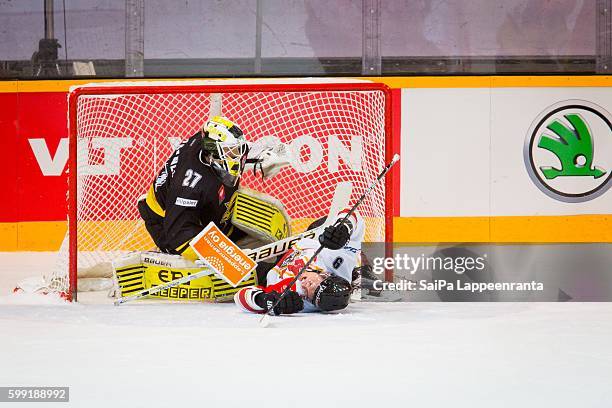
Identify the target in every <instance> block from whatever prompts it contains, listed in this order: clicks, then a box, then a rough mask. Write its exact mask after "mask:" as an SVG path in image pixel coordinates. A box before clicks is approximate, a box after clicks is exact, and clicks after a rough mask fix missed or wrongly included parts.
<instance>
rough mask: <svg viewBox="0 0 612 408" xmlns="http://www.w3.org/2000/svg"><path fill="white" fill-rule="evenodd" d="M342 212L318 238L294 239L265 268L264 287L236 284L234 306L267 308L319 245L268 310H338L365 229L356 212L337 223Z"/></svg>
mask: <svg viewBox="0 0 612 408" xmlns="http://www.w3.org/2000/svg"><path fill="white" fill-rule="evenodd" d="M347 211H348V210H345V211H343V212H341V213H340V214H338V216H337V217H336V220H335V222H334V225H331V226H329V227H327V228H325V230H324V232H323V234H321V236H319V239H318V240H314V239H309V238H304V239H301V240H300V241H298V242H297V243H296V244H295V246H294V247H293V248H292V249H290V250H289V251H288V252H287V253H286V254H285V255H284V256H283V257H282V259H281V260H280V261H279V262H278V263H277V264H276V265H275V266H274V267H273V268H272V269H271V270H270V271H269V272H268V274H267V277H266V278H267V279H266V285H265V286H253V287H247V288H242V289H240V290H239V291H238V292H237V293H236V295H235V296H234V301H235V302H236V305H237V306H238V307H239V308H240V309H242V310H244V311H246V312H253V313H263V312H264V311H266V310H268V309H269V308H270V307H271V305H274V304H275V303H277V302H276V301H277V300H278V299H279V297H280V294H281V293H283V291H284V290H285V289H286V288H287V286H288V285H290V284H291V283H292V281H293V279H294V278H295V276H296V275H297V274H298V273H299V272H300V271H301V270H302V268H303V267H304V266H305V265H306V263H307V262H308V260H309V259H310V258H311V257H312V256H313V255H314V254H315V252H316V250H317V249H318V248H319V245H321V246H323V247H324V249H323V250H322V251H321V252H320V253H319V254H318V255H317V256H316V257H315V258H314V259H313V260H312V262H311V263H310V265H309V266H308V268H307V269H306V270H305V271H304V272H302V274H301V275H300V276H299V278H298V280H297V281H296V282H295V284H294V285H293V286H291V288H290V291H289V292H288V293H287V295H286V296H284V297H283V298H282V299H281V300H280V301H279V302H278V305H277V306H276V307H275V308H274V310H273V311H272V312H273V313H274V314H276V315H279V314H291V313H297V312H314V311H323V312H330V311H336V310H341V309H344V308H345V307H346V306H347V305H348V303H349V300H350V296H351V292H352V285H351V283H350V282H351V281H352V280H353V271H354V270H355V268H356V267H358V261H359V259H360V253H361V242H362V241H363V236H364V230H365V226H364V222H363V219H362V218H361V217H360V216H359V214H358V213H353V214H352V215H351V216H350V217H349V218H348V220H346V221H345V222H343V223H339V221H340V219H341V218H343V217H344V214H345V213H346V212H347Z"/></svg>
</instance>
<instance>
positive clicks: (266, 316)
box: [259, 154, 400, 327]
mask: <svg viewBox="0 0 612 408" xmlns="http://www.w3.org/2000/svg"><path fill="white" fill-rule="evenodd" d="M399 158H400V157H399V154H395V155H394V156H393V159H391V162H389V164H387V165H386V166H385V168H384V169H383V171H382V172H381V173H380V174H379V175H378V176H377V177H376V179H375V180H374V181H372V183H371V184H370V186H369V187H368V188H367V190H366V191H364V192H363V194H362V195H361V197H359V200H357V202H356V203H355V204H354V205H353V206H352V207H351V209H350V210H349V211H348V213H346V215H345V216H344V217H343V218H341V219H340V221H338V222H337V225H342V224H343V223H345V222H346V220H348V218H349V217H350V216H351V215H352V214H353V213H354V212H355V210H356V209H357V207H358V206H359V205H360V204H361V203H362V202H363V200H364V199H365V198H366V197H367V195H368V194H369V193H370V191H372V189H374V187H375V186H376V184H378V182H379V181H380V180H382V179H383V178H384V177H385V175H386V174H387V172H388V171H389V170H390V169H391V167H393V165H394V164H395V163H397V161H398V160H399ZM323 248H324V247H323V245H319V248H317V250H316V251H315V253H314V254H313V255H312V256H311V257H310V259H309V260H308V262H306V264H305V265H304V266H302V269H300V271H299V272H298V273H297V274H296V275H295V277H294V278H293V279H292V280H291V282H289V284H288V285H287V287H285V290H283V292H282V293H281V294H280V296H279V297H278V299H276V301H275V302H274V303H273V304H272V305H271V306H270V307H268V308H267V309H266V310H265V311H264V315H263V316H262V317H261V319H259V325H260V326H261V327H268V324H269V322H268V319H269V317H270V315H271V313H273V310H274V308H275V307H276V306H277V305H278V304H279V303H280V302H281V300H282V299H283V298H284V297H285V296H287V293H289V292H290V291H291V287H292V286H293V285H295V283H296V282H297V281H298V279H299V278H300V276H301V275H302V273H304V271H305V270H306V269H307V268H308V267H309V266H310V264H311V263H312V261H313V260H314V259H315V258H316V257H317V255H319V253H321V251H322V250H323Z"/></svg>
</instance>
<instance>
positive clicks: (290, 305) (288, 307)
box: [255, 291, 304, 316]
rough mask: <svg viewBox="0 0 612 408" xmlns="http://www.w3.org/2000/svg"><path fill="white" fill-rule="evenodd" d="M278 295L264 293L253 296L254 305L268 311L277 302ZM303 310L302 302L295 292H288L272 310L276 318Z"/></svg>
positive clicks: (275, 293) (276, 293)
mask: <svg viewBox="0 0 612 408" xmlns="http://www.w3.org/2000/svg"><path fill="white" fill-rule="evenodd" d="M279 297H280V294H279V293H278V292H270V293H264V292H261V293H259V294H257V296H255V303H256V304H257V306H259V307H261V308H262V309H264V310H268V309H269V308H270V307H272V305H273V304H274V303H275V302H276V301H277V300H278V298H279ZM303 308H304V301H303V300H302V298H301V297H300V295H298V293H297V292H294V291H289V293H287V295H285V297H284V298H282V299H281V301H280V302H279V303H278V305H276V307H275V308H274V314H275V315H276V316H278V315H280V314H291V313H297V312H299V311H301V310H302V309H303Z"/></svg>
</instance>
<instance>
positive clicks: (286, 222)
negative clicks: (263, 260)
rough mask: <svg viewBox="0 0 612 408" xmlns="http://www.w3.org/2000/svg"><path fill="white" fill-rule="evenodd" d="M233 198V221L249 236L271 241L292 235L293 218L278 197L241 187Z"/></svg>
mask: <svg viewBox="0 0 612 408" xmlns="http://www.w3.org/2000/svg"><path fill="white" fill-rule="evenodd" d="M232 200H235V202H234V206H233V210H232V217H231V222H232V224H233V225H234V226H236V227H237V228H239V229H240V230H242V231H244V232H246V233H247V234H248V235H249V236H252V237H255V238H257V239H259V240H261V241H263V242H265V243H271V242H274V241H278V240H279V239H283V238H287V237H288V236H290V235H291V219H290V218H289V216H288V215H287V212H286V211H285V207H284V206H283V204H282V203H281V202H280V201H279V200H277V199H276V198H274V197H272V196H269V195H267V194H264V193H260V192H257V191H254V190H250V189H246V188H241V189H240V190H238V191H237V193H236V194H235V195H234V197H233V198H232Z"/></svg>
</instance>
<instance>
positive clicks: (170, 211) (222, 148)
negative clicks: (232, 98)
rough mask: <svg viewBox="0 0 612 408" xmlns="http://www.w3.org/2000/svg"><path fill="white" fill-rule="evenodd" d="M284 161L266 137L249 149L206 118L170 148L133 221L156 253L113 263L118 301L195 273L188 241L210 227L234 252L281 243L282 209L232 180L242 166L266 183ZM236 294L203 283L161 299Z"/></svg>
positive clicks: (284, 229)
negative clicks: (235, 247)
mask: <svg viewBox="0 0 612 408" xmlns="http://www.w3.org/2000/svg"><path fill="white" fill-rule="evenodd" d="M290 162H291V153H290V151H289V149H288V148H287V147H286V146H285V145H284V144H282V143H280V142H277V143H270V140H269V139H268V140H266V138H261V139H260V140H258V142H257V143H253V144H249V143H248V142H247V140H246V137H245V135H244V134H243V132H242V130H241V129H240V128H239V127H238V126H237V125H236V124H235V123H233V122H232V121H231V120H229V119H228V118H225V117H221V116H214V117H212V118H211V119H209V120H208V121H207V122H206V123H205V124H204V126H203V127H202V130H201V131H200V132H197V133H196V134H194V135H193V136H191V137H190V138H189V139H187V140H185V141H184V142H183V143H181V144H180V145H179V146H178V148H177V149H176V150H175V151H174V152H173V153H172V155H171V156H170V157H169V158H168V159H167V161H166V163H165V164H164V166H163V168H162V169H161V171H160V172H159V174H158V176H157V177H156V179H155V180H154V181H153V183H152V185H151V186H150V188H149V190H148V192H147V194H146V195H145V196H143V197H142V198H141V199H140V200H139V202H138V211H139V213H140V216H141V218H142V219H143V220H144V223H145V227H146V229H147V231H148V233H149V235H150V236H151V238H152V239H153V241H154V243H155V244H156V246H157V247H158V248H159V250H160V251H161V253H155V252H146V253H139V254H132V255H130V256H128V257H127V258H126V259H121V260H119V261H117V262H115V263H114V264H115V267H114V271H115V280H116V282H117V283H118V289H119V294H120V295H121V296H126V295H130V294H131V293H134V292H136V291H138V290H143V289H146V288H149V287H153V286H157V285H161V284H164V283H167V282H168V281H169V279H170V278H169V277H171V278H176V277H180V276H184V275H186V274H187V275H188V274H191V273H193V272H194V271H195V270H196V269H197V268H198V267H199V266H198V265H196V264H195V263H194V261H196V260H197V259H198V257H197V254H196V253H195V252H194V251H193V249H192V248H191V246H190V242H191V241H192V239H193V238H194V237H195V236H197V235H198V234H199V233H200V232H201V231H202V229H203V228H204V227H205V226H206V225H208V224H209V223H210V222H212V223H214V224H215V225H217V226H218V227H219V228H220V229H221V231H222V232H223V233H224V234H225V235H226V236H228V237H229V239H231V240H232V241H233V242H236V243H237V244H238V245H239V246H240V247H242V248H249V247H250V248H252V247H255V246H258V245H262V244H265V243H270V242H273V241H275V240H279V239H283V238H286V237H288V236H289V235H290V234H291V227H290V225H291V224H290V220H289V217H288V215H287V214H286V212H285V210H284V207H283V205H282V203H280V202H279V201H278V200H276V199H275V198H273V197H270V196H268V195H265V194H262V193H258V192H255V191H252V190H248V189H243V188H240V177H241V175H242V174H243V172H244V171H245V168H246V167H247V165H252V166H253V171H257V170H258V171H259V172H260V173H261V175H262V177H272V176H274V175H275V174H276V173H278V172H279V171H280V170H281V169H282V168H283V167H284V166H287V165H288V164H290ZM262 213H263V214H265V216H262V215H261V214H262ZM262 266H265V265H262ZM200 269H201V268H200ZM135 271H140V273H136V272H135ZM256 278H257V275H256V274H253V276H252V277H251V278H250V279H249V280H247V281H245V282H243V283H242V284H241V286H240V287H244V286H248V285H253V284H254V283H256ZM194 287H196V288H200V289H201V290H194ZM240 287H238V288H230V287H227V285H225V283H224V282H223V281H221V280H219V279H215V278H214V276H210V277H203V278H201V279H198V280H195V281H193V282H191V283H190V285H189V287H185V288H183V289H184V290H183V291H182V292H180V291H179V292H176V291H175V292H173V294H174V295H173V294H172V293H170V292H164V293H165V294H166V295H167V297H169V298H172V297H177V298H180V299H188V300H198V299H200V300H206V299H216V300H217V299H222V298H227V297H228V296H229V295H232V294H233V293H235V291H236V290H238V289H240ZM181 293H182V294H181Z"/></svg>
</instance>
